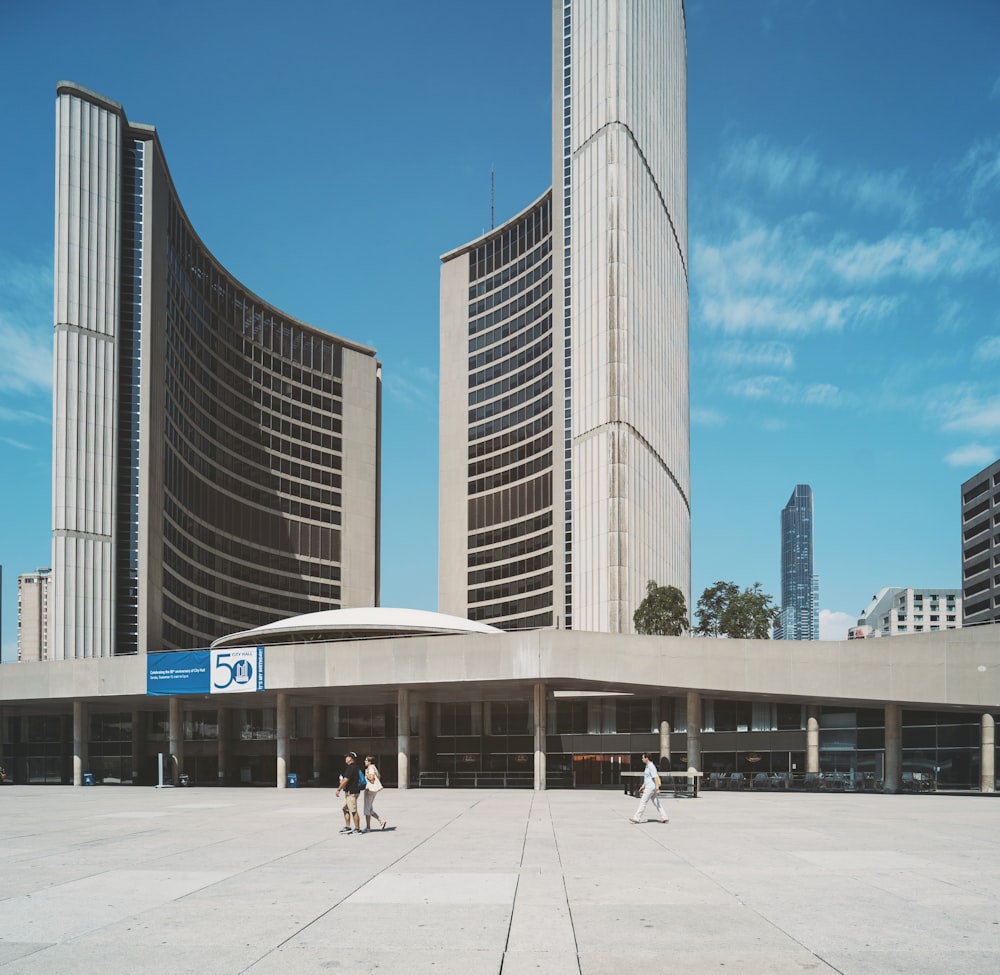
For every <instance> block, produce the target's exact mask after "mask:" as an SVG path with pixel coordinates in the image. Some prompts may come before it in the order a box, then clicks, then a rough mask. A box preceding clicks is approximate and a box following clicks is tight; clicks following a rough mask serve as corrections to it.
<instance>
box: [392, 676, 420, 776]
mask: <svg viewBox="0 0 1000 975" xmlns="http://www.w3.org/2000/svg"><path fill="white" fill-rule="evenodd" d="M421 730H423V729H421ZM396 731H397V735H398V743H399V750H398V754H397V755H396V776H397V779H398V785H397V788H400V789H408V788H409V787H410V689H409V688H408V687H401V688H400V689H399V690H398V692H397V693H396Z"/></svg>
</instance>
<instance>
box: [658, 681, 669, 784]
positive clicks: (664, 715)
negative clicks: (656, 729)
mask: <svg viewBox="0 0 1000 975" xmlns="http://www.w3.org/2000/svg"><path fill="white" fill-rule="evenodd" d="M659 700H660V762H661V763H662V765H663V768H664V769H665V770H666V771H668V772H669V771H670V768H671V766H670V719H669V717H668V715H669V714H670V698H669V697H661V698H660V699H659Z"/></svg>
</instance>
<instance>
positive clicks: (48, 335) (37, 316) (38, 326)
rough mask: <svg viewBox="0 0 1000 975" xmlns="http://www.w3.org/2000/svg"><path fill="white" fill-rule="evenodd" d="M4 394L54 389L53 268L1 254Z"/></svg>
mask: <svg viewBox="0 0 1000 975" xmlns="http://www.w3.org/2000/svg"><path fill="white" fill-rule="evenodd" d="M0 349H3V355H2V356H0V395H2V394H4V393H6V394H8V395H9V394H14V395H16V396H23V395H26V394H32V393H38V392H45V391H47V390H51V388H52V267H51V265H46V264H41V263H37V264H32V263H29V262H26V261H24V260H21V259H15V258H12V257H10V256H9V255H7V254H3V253H0Z"/></svg>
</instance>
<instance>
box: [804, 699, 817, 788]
mask: <svg viewBox="0 0 1000 975" xmlns="http://www.w3.org/2000/svg"><path fill="white" fill-rule="evenodd" d="M810 772H811V773H812V774H813V775H816V774H818V773H819V708H818V707H816V705H815V704H810V705H809V707H807V708H806V773H810Z"/></svg>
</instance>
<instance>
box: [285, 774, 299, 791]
mask: <svg viewBox="0 0 1000 975" xmlns="http://www.w3.org/2000/svg"><path fill="white" fill-rule="evenodd" d="M298 787H299V775H298V772H289V773H288V788H289V789H297V788H298Z"/></svg>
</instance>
